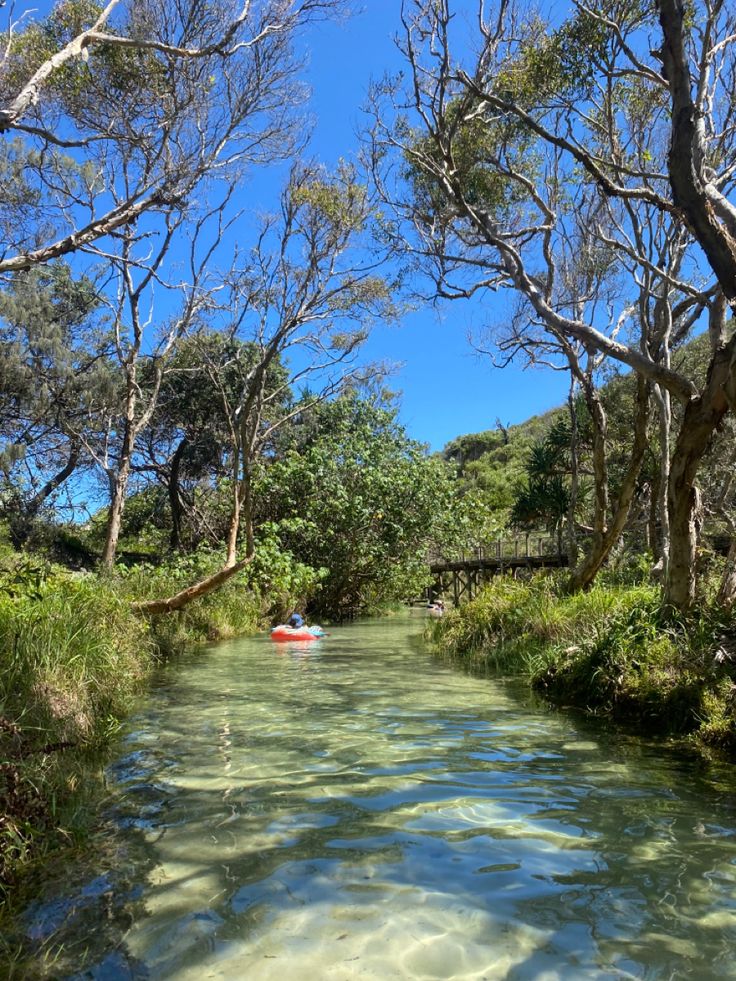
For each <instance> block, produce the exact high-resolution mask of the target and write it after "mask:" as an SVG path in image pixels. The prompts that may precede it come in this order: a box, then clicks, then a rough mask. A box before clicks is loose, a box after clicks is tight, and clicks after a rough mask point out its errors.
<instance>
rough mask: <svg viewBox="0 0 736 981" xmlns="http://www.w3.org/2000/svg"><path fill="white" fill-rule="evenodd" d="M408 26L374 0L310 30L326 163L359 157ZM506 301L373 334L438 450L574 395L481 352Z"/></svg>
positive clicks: (411, 424)
mask: <svg viewBox="0 0 736 981" xmlns="http://www.w3.org/2000/svg"><path fill="white" fill-rule="evenodd" d="M400 27H401V22H400V19H399V0H371V2H370V5H369V6H368V5H366V6H365V8H364V9H363V11H362V12H359V13H356V14H354V15H353V16H352V17H351V18H349V19H348V20H346V21H344V22H343V23H341V24H335V23H323V24H320V25H319V26H315V27H313V28H312V29H311V31H310V33H309V37H308V41H307V44H308V48H309V49H310V67H309V71H308V81H309V84H310V85H311V88H312V100H311V110H312V114H313V116H314V121H315V129H314V139H313V143H312V149H313V152H314V154H315V156H317V157H318V158H319V159H320V160H322V161H323V162H324V163H326V164H328V165H329V164H334V163H335V162H336V160H337V159H338V158H339V157H341V156H342V157H348V158H350V157H351V156H353V155H354V154H355V153H356V148H357V145H358V137H357V132H358V130H359V129H360V127H361V124H362V118H361V111H360V108H361V106H362V105H363V104H364V103H365V100H366V96H367V92H368V86H369V83H370V80H371V78H380V77H381V75H383V74H384V72H386V71H395V70H397V69H399V68H400V67H401V58H400V55H399V53H398V52H397V50H396V48H395V46H394V43H393V37H394V35H395V34H396V32H397V31H398V30H399V29H400ZM509 299H510V298H509ZM507 302H508V301H507V300H506V299H505V298H504V297H503V296H498V297H493V298H491V301H490V303H492V304H493V306H492V307H491V306H489V301H485V303H480V302H474V301H455V302H453V303H451V304H445V305H444V306H443V307H442V308H441V309H440V310H437V309H433V308H431V307H427V308H426V309H424V310H418V311H416V312H414V313H412V314H411V315H410V316H408V317H407V318H406V319H405V320H404V321H403V325H402V326H401V327H385V328H379V329H378V330H376V331H375V332H374V334H373V336H372V337H371V339H370V341H369V343H368V346H367V354H368V357H369V358H388V359H389V360H392V361H399V362H403V364H404V367H403V368H402V369H401V370H400V372H399V373H398V374H397V376H396V377H395V378H394V379H393V380H392V385H391V387H393V388H395V389H398V390H400V391H401V392H402V408H401V417H402V420H403V422H404V424H405V425H406V427H407V430H408V431H409V433H410V435H411V436H413V437H414V438H415V439H419V440H422V441H423V442H427V443H429V444H430V446H431V448H432V449H433V450H438V449H441V448H442V447H443V446H444V444H445V443H447V442H448V441H449V440H450V439H452V438H453V437H455V436H457V435H460V434H462V433H468V432H478V431H480V430H483V429H491V428H493V427H494V425H495V422H496V419H497V418H500V420H501V421H502V422H503V423H504V424H506V423H509V422H511V423H514V422H521V421H523V420H524V419H527V418H528V417H529V416H530V415H534V414H536V413H539V412H543V411H545V410H547V409H549V408H552V407H553V406H555V405H559V404H560V403H561V402H562V401H563V400H564V399H565V398H566V395H567V380H566V376H564V375H563V374H562V373H560V372H552V371H550V370H543V369H531V370H526V371H524V370H522V368H521V367H518V368H517V367H516V366H514V365H512V366H510V367H507V368H504V369H499V368H494V367H493V365H492V364H491V362H490V360H489V359H488V358H481V357H479V356H478V355H477V354H475V352H474V351H473V349H472V347H471V345H470V344H469V342H468V333H469V332H470V331H471V330H472V331H477V330H478V329H480V328H482V327H483V326H484V324H489V323H498V322H499V320H500V319H502V318H503V315H504V311H505V310H506V309H507V306H506V304H507Z"/></svg>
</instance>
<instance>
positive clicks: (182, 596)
mask: <svg viewBox="0 0 736 981" xmlns="http://www.w3.org/2000/svg"><path fill="white" fill-rule="evenodd" d="M252 561H253V555H252V554H251V555H246V556H245V557H244V558H242V559H241V560H240V561H239V562H234V563H233V564H232V565H224V566H223V567H222V568H221V569H218V570H217V572H215V573H213V574H212V575H211V576H207V578H206V579H201V580H200V581H199V582H197V583H194V585H192V586H187V588H186V589H181V590H179V592H178V593H174V595H173V596H169V597H167V598H166V599H160V600H148V601H147V602H143V603H133V609H134V610H135V611H136V612H137V613H147V614H149V615H151V616H157V615H160V614H162V613H174V612H175V611H176V610H182V609H183V608H184V607H185V606H188V605H189V604H190V603H192V602H193V601H194V600H195V599H199V597H200V596H206V595H207V593H211V592H213V591H214V590H215V589H219V587H220V586H222V585H224V584H225V583H226V582H227V581H228V579H232V577H233V576H234V575H235V574H236V573H237V572H241V571H242V570H243V569H245V567H246V566H247V565H248V564H249V563H250V562H252Z"/></svg>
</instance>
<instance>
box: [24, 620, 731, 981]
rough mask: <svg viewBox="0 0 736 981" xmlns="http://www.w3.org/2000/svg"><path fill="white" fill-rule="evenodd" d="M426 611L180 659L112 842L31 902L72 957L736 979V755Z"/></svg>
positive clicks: (316, 971)
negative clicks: (483, 649)
mask: <svg viewBox="0 0 736 981" xmlns="http://www.w3.org/2000/svg"><path fill="white" fill-rule="evenodd" d="M423 625H424V618H423V611H412V612H410V613H406V614H405V615H401V616H399V617H396V618H390V619H384V620H369V621H363V622H359V623H355V624H351V625H348V626H344V627H336V628H333V629H331V630H330V634H329V636H327V637H325V638H324V639H322V640H320V641H317V642H313V643H309V642H302V643H287V644H276V643H274V642H272V641H271V640H270V639H269V638H267V637H265V636H261V637H256V638H248V639H245V640H238V641H233V642H227V643H221V644H218V645H216V646H213V647H211V648H209V649H207V650H205V651H202V650H200V651H196V652H192V653H191V654H190V655H188V656H187V657H185V658H184V659H183V660H180V661H177V662H176V663H174V664H172V665H170V666H169V667H168V668H167V669H166V670H165V671H164V672H163V673H162V677H161V678H160V679H159V681H158V683H157V684H156V685H155V686H154V688H153V690H152V691H151V692H150V693H149V694H148V695H147V696H146V698H145V700H144V701H143V703H142V704H141V706H140V707H139V710H138V711H137V712H136V714H135V716H134V717H132V718H131V719H130V720H129V721H128V723H127V726H126V729H125V731H124V734H123V737H122V740H121V742H119V743H118V744H117V747H116V755H115V756H114V757H113V759H112V760H111V762H110V764H109V766H108V769H107V774H108V777H107V779H108V783H109V790H110V799H109V801H108V802H107V804H106V809H105V817H106V830H105V832H104V839H105V842H104V847H103V851H102V853H101V854H104V855H105V856H106V858H105V859H104V861H103V860H100V864H99V865H96V866H93V865H92V864H91V863H90V862H89V860H88V859H85V858H84V857H81V858H80V859H79V864H78V866H75V865H74V864H73V863H72V864H71V865H69V867H67V868H64V870H63V871H62V873H61V874H60V875H59V876H57V878H56V880H55V882H54V884H53V890H51V892H50V893H49V894H48V895H47V896H46V897H45V898H44V900H43V901H40V902H38V903H36V904H35V905H34V907H32V909H30V910H29V911H28V913H27V915H26V920H25V923H26V927H25V928H26V930H27V932H28V934H29V936H31V937H33V938H34V939H35V940H36V941H37V942H38V943H39V944H46V945H47V946H48V945H49V944H50V942H51V938H52V937H57V936H58V937H61V938H62V939H63V944H64V951H65V953H64V957H62V958H60V960H59V962H58V963H59V965H61V964H66V968H65V969H64V971H63V976H65V977H73V978H74V979H75V981H83V979H84V981H87V979H93V981H120V979H131V978H136V979H137V978H151V979H164V978H165V979H176V981H202V979H210V978H216V979H231V981H240V979H244V978H248V979H249V981H267V979H277V981H291V979H296V981H301V979H308V981H321V979H333V978H334V979H353V978H355V979H358V978H371V979H381V981H385V979H389V978H401V979H442V981H446V979H473V981H480V979H489V981H490V979H513V981H521V979H545V981H552V979H560V978H571V979H573V978H574V979H579V978H611V979H614V978H615V979H621V978H647V979H655V978H656V979H659V978H662V979H675V978H688V979H692V978H697V979H699V981H702V979H708V978H736V958H735V955H734V950H735V949H736V800H735V798H734V794H733V791H734V788H735V787H736V779H734V777H733V775H732V773H731V770H730V769H729V768H727V767H718V766H716V765H710V766H707V767H706V766H705V765H704V764H702V763H699V762H698V761H696V760H695V759H694V758H693V759H691V758H690V757H689V756H687V755H685V754H683V753H682V752H681V751H679V752H678V751H677V750H675V749H674V748H673V747H670V746H668V745H667V744H666V743H663V742H662V741H657V740H655V739H648V738H642V737H640V736H632V735H627V734H622V733H620V732H614V731H611V730H610V728H608V727H606V726H605V725H604V724H602V723H596V722H595V721H591V720H589V719H586V718H584V717H582V716H578V715H575V714H571V713H568V712H563V711H558V710H554V709H551V708H549V707H548V706H546V705H545V704H544V703H541V702H539V701H536V700H535V699H533V697H532V696H531V695H530V694H529V693H528V691H527V690H526V689H525V686H524V685H523V684H521V683H519V682H516V681H510V680H504V679H493V678H481V677H477V676H473V675H472V674H470V673H467V672H466V671H463V670H462V669H461V668H459V667H458V666H457V665H454V664H451V663H449V662H447V661H444V660H442V659H439V658H437V657H435V656H433V655H431V654H430V653H429V651H428V650H427V649H426V647H425V646H424V645H423V643H422V642H421V639H420V638H421V631H422V628H423ZM110 856H114V857H113V858H111V857H110ZM64 958H66V960H65V959H64ZM70 958H71V960H70ZM57 969H60V967H59V968H57Z"/></svg>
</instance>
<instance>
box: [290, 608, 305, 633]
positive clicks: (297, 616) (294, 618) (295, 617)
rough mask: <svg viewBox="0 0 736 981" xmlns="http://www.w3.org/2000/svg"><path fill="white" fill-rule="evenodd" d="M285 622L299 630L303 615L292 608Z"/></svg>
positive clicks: (302, 623) (302, 624) (302, 622)
mask: <svg viewBox="0 0 736 981" xmlns="http://www.w3.org/2000/svg"><path fill="white" fill-rule="evenodd" d="M286 622H287V624H288V625H289V626H290V627H293V628H294V629H295V630H299V628H300V627H303V626H304V617H303V616H302V615H301V613H297V612H296V610H294V612H293V613H292V614H291V616H290V617H289V619H288V620H287V621H286Z"/></svg>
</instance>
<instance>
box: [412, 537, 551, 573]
mask: <svg viewBox="0 0 736 981" xmlns="http://www.w3.org/2000/svg"><path fill="white" fill-rule="evenodd" d="M558 554H559V549H558V547H557V541H556V539H554V538H551V537H549V536H541V535H525V536H524V537H522V538H498V539H495V540H493V541H490V542H482V543H479V544H477V545H473V546H471V547H470V548H467V549H463V550H461V551H458V552H431V553H430V555H429V557H428V558H429V564H430V565H431V566H435V565H440V564H442V563H448V564H450V563H454V562H468V561H477V560H482V559H491V560H494V559H495V560H496V561H500V560H502V559H519V558H538V557H542V556H556V555H558Z"/></svg>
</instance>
